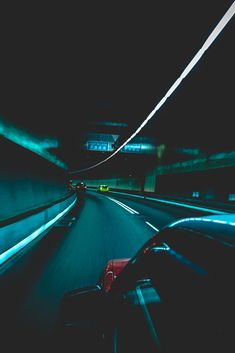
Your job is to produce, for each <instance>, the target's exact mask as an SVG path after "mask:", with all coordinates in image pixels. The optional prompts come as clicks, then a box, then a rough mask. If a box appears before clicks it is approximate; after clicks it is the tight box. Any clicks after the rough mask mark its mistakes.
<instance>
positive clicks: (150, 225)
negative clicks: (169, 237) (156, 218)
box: [145, 222, 159, 232]
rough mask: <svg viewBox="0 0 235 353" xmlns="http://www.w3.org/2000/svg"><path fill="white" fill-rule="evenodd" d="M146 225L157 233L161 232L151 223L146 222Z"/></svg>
mask: <svg viewBox="0 0 235 353" xmlns="http://www.w3.org/2000/svg"><path fill="white" fill-rule="evenodd" d="M145 223H146V224H148V225H149V227H151V228H153V229H154V230H156V232H159V229H157V228H156V227H154V226H153V225H152V224H151V223H149V222H145Z"/></svg>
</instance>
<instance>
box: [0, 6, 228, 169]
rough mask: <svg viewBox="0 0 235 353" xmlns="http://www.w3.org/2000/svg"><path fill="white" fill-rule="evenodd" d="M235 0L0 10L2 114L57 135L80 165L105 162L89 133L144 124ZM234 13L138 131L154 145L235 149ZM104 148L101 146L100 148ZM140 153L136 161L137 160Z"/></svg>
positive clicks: (125, 132)
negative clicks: (92, 145) (88, 147)
mask: <svg viewBox="0 0 235 353" xmlns="http://www.w3.org/2000/svg"><path fill="white" fill-rule="evenodd" d="M231 4H232V1H225V0H221V1H197V2H190V1H177V2H175V1H171V2H163V1H155V2H151V3H150V2H147V3H146V2H145V3H143V2H140V3H139V4H138V3H137V2H133V3H132V5H131V4H124V5H123V6H121V4H120V3H118V2H107V3H106V4H105V3H101V2H97V3H95V4H91V3H89V4H87V5H85V4H79V5H78V6H77V7H76V8H73V7H72V6H71V5H69V4H66V5H65V4H61V5H59V4H57V5H56V6H55V7H53V6H48V5H47V6H45V7H44V6H43V5H40V6H39V5H35V4H33V3H32V4H31V5H29V4H28V5H27V7H23V6H22V4H20V3H19V4H18V5H15V7H14V9H13V8H9V9H7V8H6V9H4V11H2V14H3V21H2V22H1V57H0V62H1V67H0V70H1V71H0V76H1V80H0V87H1V92H0V113H1V115H2V116H3V117H4V118H5V119H7V121H9V122H10V123H12V124H13V125H14V126H17V127H19V128H22V129H25V130H27V131H28V132H31V133H33V134H36V135H38V136H40V137H42V138H43V137H50V138H55V139H58V141H59V147H56V148H54V153H55V154H57V155H58V156H59V157H60V158H62V159H63V160H64V161H65V162H66V163H68V165H69V168H70V169H71V170H72V169H76V168H77V169H79V168H83V167H84V166H85V167H86V166H88V165H89V163H95V162H96V161H99V160H101V159H102V156H101V154H99V153H94V152H93V151H85V150H84V143H86V141H87V139H88V136H89V134H111V135H115V136H118V139H116V145H117V146H118V145H120V143H121V142H122V141H123V140H124V139H125V138H127V137H129V136H130V134H131V133H133V132H134V130H135V129H136V128H137V127H138V126H139V124H140V123H141V122H142V121H143V120H144V119H145V118H146V117H147V115H148V114H149V113H150V111H151V110H152V109H153V108H154V107H155V105H156V104H157V103H158V102H159V101H160V99H161V98H162V97H163V96H164V94H165V93H166V91H167V90H168V89H169V88H170V86H171V85H172V84H173V82H174V81H175V80H176V79H177V78H178V77H179V75H180V74H181V73H182V71H183V70H184V68H185V67H186V66H187V64H188V63H189V61H190V60H191V59H192V58H193V56H194V55H195V54H196V52H197V51H198V50H199V49H200V48H201V46H202V45H203V43H204V41H205V40H206V39H207V37H208V35H209V34H210V33H211V31H212V30H213V29H214V27H215V26H216V24H217V23H218V22H219V20H220V19H221V18H222V16H223V15H224V13H225V12H226V11H227V9H228V7H229V6H230V5H231ZM234 29H235V26H234V19H232V20H231V21H230V23H229V24H228V26H227V27H226V28H225V29H224V31H223V32H222V33H221V34H220V35H219V37H218V38H217V40H216V41H215V42H214V43H213V45H212V46H211V47H210V48H209V50H208V52H207V53H206V54H205V56H204V57H203V58H202V60H201V61H200V62H199V64H198V65H197V66H196V67H195V68H194V69H193V71H192V72H191V73H190V75H189V76H188V77H187V78H186V79H185V81H183V83H182V84H181V86H180V87H179V88H178V89H177V91H176V92H175V93H174V94H173V95H172V97H171V98H170V99H169V100H168V101H167V102H166V104H165V105H164V107H162V108H161V110H160V111H159V112H158V113H157V114H156V116H155V117H154V118H153V119H152V120H151V122H150V123H149V124H148V125H147V126H146V127H145V128H144V129H143V130H142V131H141V133H140V134H139V136H140V137H141V136H142V137H144V138H149V139H151V140H153V139H154V141H155V142H154V143H155V144H156V145H162V144H163V145H167V146H171V147H172V148H173V147H174V148H182V147H183V148H192V149H195V148H200V149H205V150H206V149H208V150H213V149H214V150H226V149H234V147H235V139H234V136H233V135H234V129H233V120H234V110H233V101H234V98H233V85H234V62H235V57H234V53H235V51H234V34H235V32H234ZM103 153H104V152H103ZM133 158H135V157H133Z"/></svg>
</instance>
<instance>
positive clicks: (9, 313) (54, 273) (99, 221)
mask: <svg viewBox="0 0 235 353" xmlns="http://www.w3.org/2000/svg"><path fill="white" fill-rule="evenodd" d="M120 202H121V203H120ZM201 214H203V213H202V212H198V211H194V210H192V209H187V208H182V207H174V206H172V205H164V204H158V203H156V202H151V201H146V200H142V199H134V198H133V199H130V198H128V199H127V198H125V196H122V195H118V194H115V195H114V194H109V195H107V194H99V193H97V192H95V191H87V192H86V196H85V198H84V200H83V201H79V202H78V205H76V207H74V209H73V210H72V211H71V212H70V214H69V215H67V216H66V220H68V222H67V221H66V222H64V223H63V222H60V223H59V224H58V225H57V226H56V227H54V228H53V229H52V230H51V231H50V232H49V233H48V234H47V235H46V236H45V237H44V238H43V239H42V240H41V241H40V242H38V243H37V244H35V246H33V247H32V248H31V249H30V251H29V252H28V253H27V254H26V255H24V256H22V257H21V258H20V259H19V260H18V261H17V262H16V264H15V265H14V266H12V268H11V269H10V270H8V271H6V272H4V273H3V274H1V281H0V285H1V288H0V289H1V291H0V293H1V298H0V299H1V317H2V319H1V333H2V335H3V336H4V337H12V335H13V336H14V337H15V336H17V337H19V336H20V337H21V338H22V340H23V341H24V340H25V339H26V337H27V339H28V337H34V338H35V337H36V338H37V340H38V339H39V338H40V339H39V340H43V339H44V338H45V337H50V336H53V334H54V333H55V332H56V323H57V318H58V308H59V303H60V300H61V298H62V296H63V295H64V293H66V292H67V291H69V290H72V289H74V288H77V287H83V286H88V285H94V284H96V282H97V280H98V278H99V276H100V274H101V272H102V270H103V268H104V266H105V264H106V262H107V261H108V260H109V259H112V258H121V257H132V256H133V255H134V254H135V253H136V251H137V250H138V249H139V248H140V246H141V245H143V244H144V243H145V242H146V241H147V240H148V239H149V238H150V237H151V236H153V235H154V234H155V233H156V230H155V229H161V228H162V227H164V226H165V225H167V224H169V223H170V222H173V221H175V220H177V219H180V218H184V217H189V216H195V215H201ZM204 214H205V213H204ZM147 222H148V223H147ZM64 225H66V226H64ZM17 334H18V335H17Z"/></svg>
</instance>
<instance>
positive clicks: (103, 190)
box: [97, 185, 109, 192]
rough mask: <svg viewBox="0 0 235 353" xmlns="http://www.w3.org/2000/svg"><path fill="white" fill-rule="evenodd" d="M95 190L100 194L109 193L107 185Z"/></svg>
mask: <svg viewBox="0 0 235 353" xmlns="http://www.w3.org/2000/svg"><path fill="white" fill-rule="evenodd" d="M97 190H98V191H101V192H107V191H109V187H108V185H99V187H98V189H97Z"/></svg>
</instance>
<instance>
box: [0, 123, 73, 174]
mask: <svg viewBox="0 0 235 353" xmlns="http://www.w3.org/2000/svg"><path fill="white" fill-rule="evenodd" d="M0 135H2V136H3V137H5V138H6V139H8V140H10V141H12V142H14V143H16V144H18V145H20V146H22V147H24V148H26V149H28V150H30V151H32V152H34V153H36V154H38V155H40V156H41V157H43V158H45V159H47V160H48V161H50V162H51V163H53V164H56V165H57V166H58V167H60V168H62V169H66V170H67V169H68V167H67V165H66V164H65V163H64V162H62V161H61V160H59V159H58V158H57V157H56V156H55V155H53V154H52V153H50V152H48V151H47V150H46V149H47V148H50V147H55V146H58V142H57V141H55V140H49V139H44V140H39V139H37V138H35V137H33V136H31V135H29V134H28V133H27V132H25V131H23V130H20V129H18V128H15V127H14V126H11V125H9V124H8V123H6V122H5V121H3V119H2V118H0Z"/></svg>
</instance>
